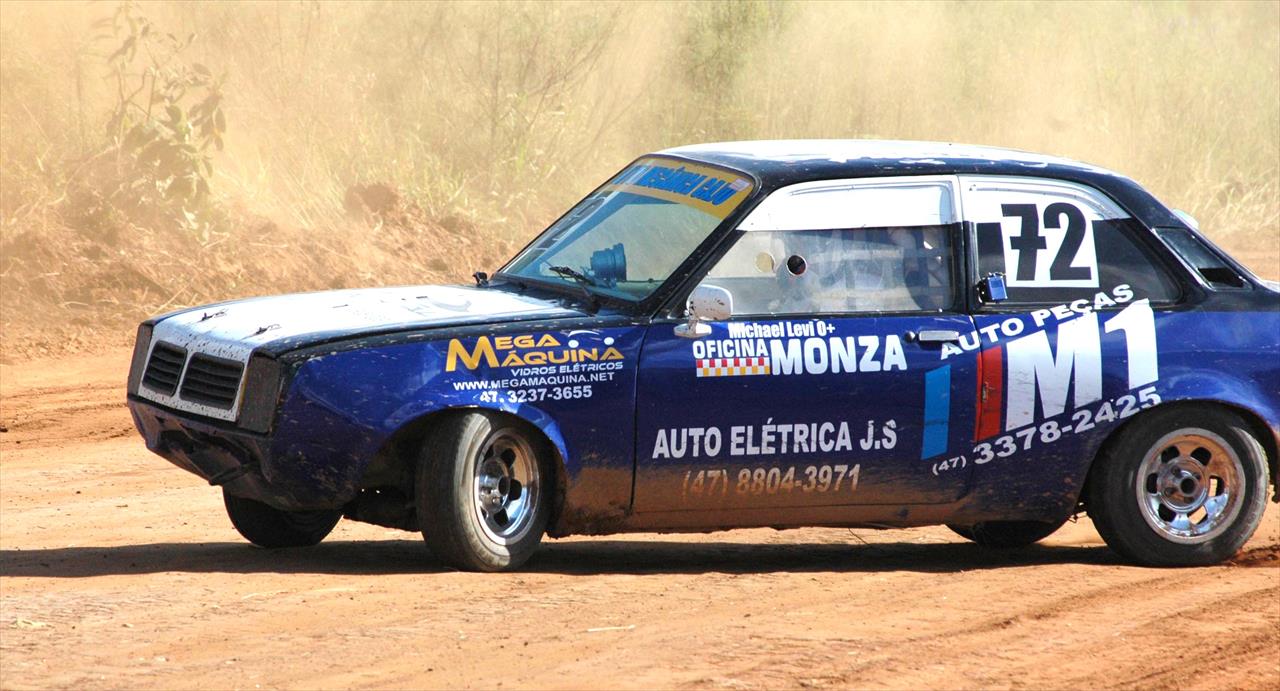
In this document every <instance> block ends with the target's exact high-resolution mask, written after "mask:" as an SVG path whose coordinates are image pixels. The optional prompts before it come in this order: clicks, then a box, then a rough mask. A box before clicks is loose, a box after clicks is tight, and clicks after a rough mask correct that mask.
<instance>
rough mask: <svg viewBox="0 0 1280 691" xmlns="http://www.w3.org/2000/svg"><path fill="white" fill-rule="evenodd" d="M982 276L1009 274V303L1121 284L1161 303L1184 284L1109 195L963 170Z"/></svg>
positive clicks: (1067, 298)
mask: <svg viewBox="0 0 1280 691" xmlns="http://www.w3.org/2000/svg"><path fill="white" fill-rule="evenodd" d="M961 186H962V189H963V200H964V210H965V211H964V213H965V218H966V219H967V220H969V221H971V222H972V228H973V235H974V238H973V243H972V245H973V247H974V251H975V255H976V256H975V258H976V260H977V277H978V278H979V279H981V278H983V277H985V276H988V275H990V274H993V273H1000V274H1004V277H1005V284H1006V286H1007V289H1008V300H1007V302H1008V303H1012V304H1027V303H1034V304H1041V303H1065V302H1071V301H1073V300H1078V299H1081V298H1085V299H1092V298H1093V297H1094V296H1095V295H1096V294H1097V293H1099V292H1107V291H1110V290H1112V289H1113V288H1115V287H1116V286H1119V285H1128V286H1130V288H1132V289H1133V292H1134V294H1135V295H1136V296H1137V297H1139V298H1150V299H1151V300H1152V301H1153V302H1169V301H1172V300H1175V299H1177V297H1178V287H1177V284H1176V283H1174V282H1173V280H1172V279H1170V278H1169V276H1168V275H1167V274H1166V273H1165V271H1164V270H1163V269H1162V268H1161V267H1160V266H1159V265H1158V264H1157V263H1156V262H1155V261H1154V258H1153V257H1152V256H1151V255H1150V253H1149V252H1148V251H1147V250H1146V249H1145V248H1143V247H1142V246H1141V245H1140V244H1139V243H1138V242H1137V241H1136V239H1135V238H1134V233H1135V232H1139V231H1141V230H1142V229H1141V227H1140V226H1139V224H1138V223H1137V222H1136V221H1134V220H1133V219H1132V218H1130V217H1129V215H1128V214H1127V213H1125V211H1124V210H1123V209H1121V208H1120V207H1119V206H1117V205H1116V204H1115V203H1114V202H1112V201H1111V200H1110V199H1109V198H1107V197H1106V196H1105V195H1102V194H1100V193H1098V192H1097V191H1095V190H1092V189H1090V188H1087V187H1084V186H1082V185H1077V184H1074V183H1069V182H1065V181H1056V180H1038V179H1030V178H1000V177H977V176H974V177H963V178H961Z"/></svg>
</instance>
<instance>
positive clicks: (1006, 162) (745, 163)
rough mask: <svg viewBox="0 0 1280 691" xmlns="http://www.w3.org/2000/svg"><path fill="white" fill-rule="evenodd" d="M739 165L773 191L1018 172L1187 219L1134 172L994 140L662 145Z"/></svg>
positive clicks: (1148, 218)
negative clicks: (820, 183)
mask: <svg viewBox="0 0 1280 691" xmlns="http://www.w3.org/2000/svg"><path fill="white" fill-rule="evenodd" d="M657 154H659V155H663V156H674V157H678V158H683V159H687V160H690V161H695V162H702V163H710V164H713V165H720V166H726V167H729V168H734V169H737V170H740V171H742V172H745V173H749V174H751V175H753V176H755V177H756V178H757V179H758V180H759V182H760V183H761V185H762V187H763V188H764V189H766V190H770V189H777V188H778V187H783V186H786V185H792V184H796V183H800V182H811V181H816V180H830V179H838V178H859V177H884V176H890V175H963V174H969V175H1016V176H1031V177H1047V178H1055V179H1061V180H1068V181H1071V182H1078V183H1081V184H1084V185H1088V186H1091V187H1094V188H1097V189H1099V190H1101V191H1102V192H1103V193H1105V194H1107V195H1108V196H1110V197H1112V198H1113V199H1114V200H1115V201H1116V202H1118V203H1119V204H1120V205H1121V206H1122V207H1124V208H1125V209H1126V210H1127V211H1128V212H1129V213H1130V214H1132V215H1133V216H1134V217H1136V218H1138V219H1140V220H1142V221H1143V222H1144V223H1145V224H1146V225H1148V226H1183V225H1184V223H1183V222H1182V221H1181V220H1180V219H1178V218H1177V217H1176V216H1174V214H1173V213H1172V211H1170V210H1169V209H1168V208H1167V207H1166V206H1164V205H1163V204H1161V203H1160V202H1159V201H1158V200H1156V199H1155V198H1154V197H1152V196H1151V195H1150V194H1149V193H1148V192H1147V191H1146V190H1144V189H1142V187H1141V186H1139V185H1138V184H1137V183H1136V182H1134V181H1133V180H1130V179H1129V178H1127V177H1125V176H1123V175H1120V174H1118V173H1115V172H1113V171H1110V170H1107V169H1106V168H1101V167H1099V166H1095V165H1091V164H1088V163H1081V162H1079V161H1073V160H1071V159H1068V158H1060V157H1057V156H1047V155H1044V154H1037V153H1031V152H1027V151H1018V150H1015V149H1002V148H998V147H992V146H976V145H972V144H953V143H947V142H925V141H894V140H879V139H779V140H763V141H737V142H717V143H709V144H693V145H689V146H678V147H674V148H670V149H664V150H662V151H659V152H657Z"/></svg>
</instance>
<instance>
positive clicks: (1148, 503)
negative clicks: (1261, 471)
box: [1137, 428, 1245, 544]
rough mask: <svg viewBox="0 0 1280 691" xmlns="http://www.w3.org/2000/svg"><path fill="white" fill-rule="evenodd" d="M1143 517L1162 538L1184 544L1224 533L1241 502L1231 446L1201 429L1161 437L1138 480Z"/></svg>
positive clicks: (1239, 469) (1239, 471)
mask: <svg viewBox="0 0 1280 691" xmlns="http://www.w3.org/2000/svg"><path fill="white" fill-rule="evenodd" d="M1137 480H1138V481H1137V485H1138V486H1137V495H1138V504H1139V506H1140V507H1141V509H1142V517H1143V518H1144V519H1146V521H1147V525H1149V526H1151V527H1152V528H1153V529H1154V530H1155V531H1156V532H1157V533H1159V534H1160V536H1161V537H1163V538H1165V539H1167V540H1170V541H1173V542H1180V543H1185V544H1194V543H1198V542H1204V541H1206V540H1210V539H1213V538H1214V537H1216V536H1217V535H1219V534H1221V533H1222V532H1223V531H1224V530H1226V529H1227V528H1228V527H1229V526H1230V525H1231V524H1232V523H1233V522H1234V521H1235V518H1236V516H1237V515H1238V514H1239V513H1240V507H1241V505H1242V504H1243V503H1244V502H1243V500H1244V489H1245V488H1244V465H1243V464H1242V463H1241V462H1240V457H1239V455H1238V454H1236V452H1235V450H1234V449H1232V448H1231V445H1230V444H1228V443H1227V441H1226V440H1225V439H1223V438H1222V437H1220V436H1218V435H1216V434H1214V433H1213V432H1210V431H1208V430H1204V429H1198V428H1185V429H1180V430H1177V431H1175V432H1171V433H1169V434H1166V435H1165V436H1163V437H1161V438H1160V440H1159V441H1157V442H1156V443H1155V444H1153V445H1152V447H1151V449H1150V450H1148V451H1147V454H1146V456H1145V457H1144V458H1143V459H1142V466H1141V467H1140V468H1139V469H1138V478H1137Z"/></svg>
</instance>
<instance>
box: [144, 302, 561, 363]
mask: <svg viewBox="0 0 1280 691" xmlns="http://www.w3.org/2000/svg"><path fill="white" fill-rule="evenodd" d="M581 314H582V313H581V312H578V311H575V310H571V309H567V308H565V307H564V306H562V305H560V304H558V303H555V302H549V301H547V300H541V299H538V298H534V297H529V296H524V295H515V294H512V293H508V292H504V291H501V290H496V289H491V288H486V289H481V288H468V287H462V286H405V287H396V288H366V289H357V290H334V291H326V292H319V293H300V294H294V295H279V296H275V297H264V298H252V299H248V300H239V301H235V302H228V303H221V304H216V305H210V306H207V307H197V308H195V309H191V310H187V311H185V312H179V313H177V314H174V315H170V316H167V317H165V318H163V319H161V320H160V321H159V322H158V323H157V324H156V325H155V330H154V332H153V337H152V342H153V343H155V342H157V341H167V342H169V343H172V344H174V345H179V346H182V347H183V348H186V349H187V350H188V351H198V352H203V353H207V354H209V355H214V356H217V357H223V358H227V359H231V360H238V361H240V362H246V361H247V360H248V358H249V354H250V353H251V352H253V351H254V350H255V349H257V348H259V347H261V346H267V345H271V346H285V347H297V346H301V345H306V344H308V343H312V342H319V341H323V340H331V339H334V338H341V337H343V336H351V335H358V334H363V333H369V332H382V331H394V330H401V329H414V328H419V327H427V328H430V327H440V326H456V325H464V324H477V323H483V322H491V321H497V320H507V319H512V320H521V321H523V320H528V319H542V318H557V317H568V316H577V315H581Z"/></svg>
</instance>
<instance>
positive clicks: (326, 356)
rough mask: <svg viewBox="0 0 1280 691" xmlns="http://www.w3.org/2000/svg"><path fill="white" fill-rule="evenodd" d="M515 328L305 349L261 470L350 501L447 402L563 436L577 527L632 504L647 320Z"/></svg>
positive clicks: (569, 512)
mask: <svg viewBox="0 0 1280 691" xmlns="http://www.w3.org/2000/svg"><path fill="white" fill-rule="evenodd" d="M508 333H513V334H516V335H515V336H501V335H495V334H494V333H492V332H489V333H486V334H483V335H475V336H468V337H458V338H451V339H441V340H437V341H424V342H415V343H400V344H395V345H385V346H378V347H368V348H357V349H351V350H345V351H343V350H335V351H331V352H325V353H320V354H315V355H313V356H311V357H308V358H306V359H305V360H303V361H302V362H301V363H300V364H299V365H297V367H296V371H295V372H294V376H293V379H292V382H291V385H290V386H289V388H288V392H287V393H286V395H285V398H284V400H283V402H282V404H281V407H280V411H279V414H278V416H277V419H276V425H275V432H274V434H273V442H272V443H273V453H272V457H273V459H277V462H276V463H274V464H273V465H274V466H276V467H272V468H269V469H267V468H264V472H271V473H282V472H287V473H290V474H291V475H293V476H295V477H296V476H298V475H299V474H301V475H303V476H305V478H307V479H308V480H309V481H310V482H313V483H316V484H318V485H322V486H323V487H324V488H325V489H326V490H327V491H329V492H330V493H332V494H333V496H334V497H335V499H336V500H337V501H339V502H346V501H350V500H351V499H352V498H354V497H355V496H356V494H357V492H358V491H359V490H360V482H361V479H362V478H363V477H364V474H365V470H366V469H367V468H368V465H369V463H370V462H371V461H372V459H373V458H374V457H375V455H376V454H377V453H378V451H379V450H380V449H382V448H383V447H384V446H385V445H386V444H387V443H388V441H390V440H391V438H392V437H393V436H394V435H395V434H396V433H397V432H398V431H400V430H402V429H404V428H405V427H406V426H408V425H412V424H414V423H415V422H417V421H419V420H421V419H422V418H423V417H424V416H430V415H433V414H435V413H439V412H441V411H445V410H454V409H468V408H469V409H485V410H494V411H500V412H503V413H507V414H510V415H513V416H515V417H517V418H519V419H521V420H524V421H526V422H527V423H528V424H530V425H532V426H533V427H534V428H536V429H538V430H539V431H541V432H542V434H544V435H545V436H546V438H547V440H548V441H549V442H550V443H551V444H552V445H553V446H554V447H555V449H556V451H557V453H559V455H560V458H561V460H562V461H563V470H564V473H565V477H564V478H563V479H564V481H565V482H564V484H565V488H566V497H565V500H566V503H565V512H564V514H563V515H565V516H569V517H573V516H580V517H581V520H576V519H575V523H576V524H577V525H578V526H579V527H578V529H581V525H583V524H589V523H592V522H597V523H598V522H599V521H600V520H601V516H604V515H607V516H611V517H614V520H620V518H621V517H622V516H624V515H625V513H626V512H627V511H629V509H630V499H631V483H632V476H633V473H634V454H633V440H634V431H633V425H634V410H635V402H634V401H635V361H636V357H637V355H638V353H639V348H640V343H641V341H642V339H643V329H642V328H639V327H620V328H611V329H599V330H566V331H539V332H534V333H520V332H514V331H510V332H508ZM606 342H607V345H606ZM571 344H572V345H571ZM505 346H510V347H505ZM528 363H535V364H528Z"/></svg>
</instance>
